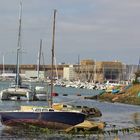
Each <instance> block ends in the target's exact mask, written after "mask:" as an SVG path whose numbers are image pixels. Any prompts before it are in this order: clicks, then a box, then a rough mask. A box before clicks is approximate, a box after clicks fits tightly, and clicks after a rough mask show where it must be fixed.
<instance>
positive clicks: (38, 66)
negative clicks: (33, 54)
mask: <svg viewBox="0 0 140 140" xmlns="http://www.w3.org/2000/svg"><path fill="white" fill-rule="evenodd" d="M41 53H42V39H40V47H39V53H38V64H37V79H38V80H39V71H40V61H41Z"/></svg>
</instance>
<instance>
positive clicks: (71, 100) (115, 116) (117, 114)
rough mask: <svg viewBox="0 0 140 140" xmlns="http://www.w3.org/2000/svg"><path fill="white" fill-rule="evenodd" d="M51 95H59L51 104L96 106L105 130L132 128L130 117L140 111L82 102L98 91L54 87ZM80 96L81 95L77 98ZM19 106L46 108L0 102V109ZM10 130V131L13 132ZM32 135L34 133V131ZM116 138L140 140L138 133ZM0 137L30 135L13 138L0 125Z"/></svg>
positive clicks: (106, 138)
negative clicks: (55, 93) (104, 124)
mask: <svg viewBox="0 0 140 140" xmlns="http://www.w3.org/2000/svg"><path fill="white" fill-rule="evenodd" d="M9 84H10V82H0V89H3V88H6V87H8V86H9ZM55 92H57V93H58V94H59V96H57V97H54V99H53V101H54V102H62V103H68V104H72V105H75V106H88V107H97V108H98V109H99V110H100V111H101V112H102V117H100V118H96V120H98V121H103V122H105V123H106V128H105V130H106V131H108V130H112V129H123V128H133V127H136V124H135V121H134V119H133V117H132V116H133V114H134V113H136V112H140V107H139V106H134V105H128V104H120V103H108V102H100V101H97V100H89V99H84V97H85V96H92V95H96V94H98V93H99V92H100V91H97V90H87V89H75V88H65V87H55ZM64 94H66V95H67V96H64ZM77 94H80V95H81V96H77ZM21 105H35V106H37V105H39V106H40V105H41V106H43V105H47V102H46V101H0V110H13V109H17V108H19V107H20V106H21ZM92 120H94V118H93V119H92ZM13 131H14V130H13ZM34 133H35V134H36V132H34ZM115 137H116V134H105V135H102V136H97V135H95V134H94V135H90V136H88V137H87V139H95V140H96V139H101V140H114V138H115ZM117 137H118V138H119V139H120V140H140V134H139V133H138V132H130V133H123V132H119V134H118V135H117ZM0 138H1V139H4V138H5V139H14V138H15V139H30V136H27V135H26V133H25V135H20V136H17V135H16V134H15V132H14V133H11V130H10V132H9V131H7V127H5V126H3V125H2V124H0ZM68 138H70V139H86V137H82V136H68V135H62V134H59V133H56V132H55V133H54V134H51V135H47V136H45V135H42V134H41V133H40V134H37V135H34V137H31V139H68Z"/></svg>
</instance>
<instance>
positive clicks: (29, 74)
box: [25, 71, 45, 79]
mask: <svg viewBox="0 0 140 140" xmlns="http://www.w3.org/2000/svg"><path fill="white" fill-rule="evenodd" d="M38 75H39V77H38ZM25 78H27V79H37V78H39V79H44V78H45V72H44V71H39V74H38V71H25Z"/></svg>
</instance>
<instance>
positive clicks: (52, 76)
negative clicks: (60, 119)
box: [50, 10, 56, 106]
mask: <svg viewBox="0 0 140 140" xmlns="http://www.w3.org/2000/svg"><path fill="white" fill-rule="evenodd" d="M53 18H54V19H53V37H52V64H51V95H50V97H51V99H50V106H52V103H53V98H52V93H53V79H54V74H53V67H54V42H55V18H56V10H54V17H53Z"/></svg>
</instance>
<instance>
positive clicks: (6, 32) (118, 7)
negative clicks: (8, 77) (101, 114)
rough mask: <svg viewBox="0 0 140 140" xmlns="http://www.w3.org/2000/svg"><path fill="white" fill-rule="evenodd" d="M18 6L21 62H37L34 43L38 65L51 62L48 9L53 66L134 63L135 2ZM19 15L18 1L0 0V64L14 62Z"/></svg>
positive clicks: (35, 0)
mask: <svg viewBox="0 0 140 140" xmlns="http://www.w3.org/2000/svg"><path fill="white" fill-rule="evenodd" d="M22 7H23V9H22V29H21V45H22V48H23V53H22V64H36V63H37V55H38V51H39V45H40V39H42V40H43V44H42V47H43V48H42V50H43V55H44V62H43V60H41V61H42V62H41V63H44V64H51V45H52V23H53V11H54V9H56V10H57V14H56V35H55V58H56V63H57V64H59V63H66V64H76V63H78V57H79V58H80V60H83V59H92V60H95V61H116V60H117V61H121V62H122V63H124V64H138V62H139V57H140V0H22ZM19 11H20V0H0V54H1V55H0V59H1V60H0V63H3V58H4V63H5V64H15V63H16V49H17V40H18V28H19ZM3 56H4V57H3Z"/></svg>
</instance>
